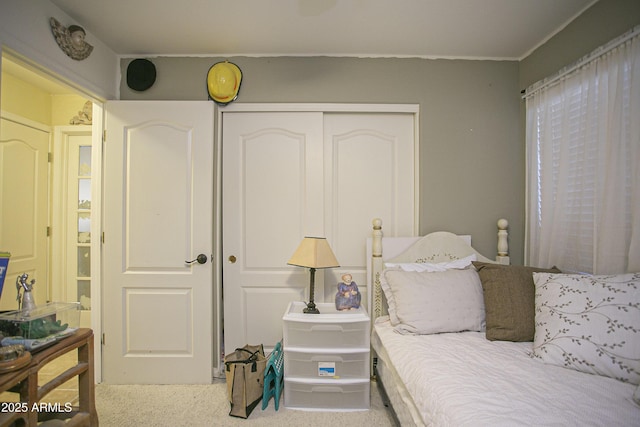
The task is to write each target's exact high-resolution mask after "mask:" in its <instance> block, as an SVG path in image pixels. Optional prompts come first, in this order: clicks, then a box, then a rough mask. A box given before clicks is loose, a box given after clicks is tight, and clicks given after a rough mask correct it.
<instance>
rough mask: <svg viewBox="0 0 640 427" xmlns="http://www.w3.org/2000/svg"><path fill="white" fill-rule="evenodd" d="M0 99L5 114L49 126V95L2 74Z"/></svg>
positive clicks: (11, 76) (9, 75) (6, 74)
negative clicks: (0, 96) (0, 95)
mask: <svg viewBox="0 0 640 427" xmlns="http://www.w3.org/2000/svg"><path fill="white" fill-rule="evenodd" d="M0 93H1V94H2V99H1V100H0V105H2V109H3V110H4V111H6V112H9V113H13V114H17V115H19V116H21V117H24V118H27V119H29V120H33V121H36V122H38V123H42V124H45V125H51V95H50V94H48V93H46V92H44V91H42V90H40V89H38V88H36V87H34V86H32V85H30V84H28V83H26V82H24V81H22V80H20V79H18V78H16V77H15V76H13V75H11V74H8V73H3V75H2V90H1V91H0Z"/></svg>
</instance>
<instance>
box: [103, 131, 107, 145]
mask: <svg viewBox="0 0 640 427" xmlns="http://www.w3.org/2000/svg"><path fill="white" fill-rule="evenodd" d="M106 140H107V130H106V129H105V130H103V131H102V142H105V141H106Z"/></svg>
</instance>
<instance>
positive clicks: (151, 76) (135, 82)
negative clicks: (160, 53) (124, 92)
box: [127, 59, 156, 91]
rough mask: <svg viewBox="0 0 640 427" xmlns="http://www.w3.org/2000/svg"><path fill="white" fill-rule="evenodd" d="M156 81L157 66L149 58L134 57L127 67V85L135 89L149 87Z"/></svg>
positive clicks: (140, 89)
mask: <svg viewBox="0 0 640 427" xmlns="http://www.w3.org/2000/svg"><path fill="white" fill-rule="evenodd" d="M155 81H156V67H155V65H153V63H152V62H151V61H149V60H147V59H134V60H133V61H131V62H130V63H129V66H128V67H127V86H129V87H130V88H131V89H133V90H137V91H143V90H147V89H149V88H150V87H151V86H153V84H154V83H155Z"/></svg>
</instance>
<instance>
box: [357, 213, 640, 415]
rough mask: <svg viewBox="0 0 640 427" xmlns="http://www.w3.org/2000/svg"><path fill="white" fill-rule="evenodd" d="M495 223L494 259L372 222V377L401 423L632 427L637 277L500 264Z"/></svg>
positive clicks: (637, 369) (639, 306)
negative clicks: (390, 233)
mask: <svg viewBox="0 0 640 427" xmlns="http://www.w3.org/2000/svg"><path fill="white" fill-rule="evenodd" d="M498 224H499V230H498V257H497V258H496V259H495V260H492V259H488V258H486V257H484V256H482V255H481V254H480V253H478V252H477V251H476V250H475V249H473V247H472V246H471V240H470V237H469V236H457V235H455V234H452V233H447V232H437V233H432V234H429V235H427V236H423V237H409V238H393V237H388V238H387V237H383V230H382V222H381V221H380V220H379V219H376V220H374V222H373V225H374V226H373V236H372V238H370V239H368V242H367V256H368V261H367V274H368V277H369V280H370V284H371V288H370V289H371V291H370V292H369V297H368V307H369V313H370V315H371V319H372V325H373V326H372V336H371V343H372V349H373V351H372V356H373V357H372V373H373V376H374V378H375V380H376V382H377V385H378V387H379V388H380V390H381V394H382V396H383V397H384V399H385V403H388V405H389V406H390V407H391V409H392V410H393V413H394V416H395V417H396V420H397V422H398V424H399V425H401V426H403V427H404V426H411V425H418V426H519V425H521V426H534V425H535V426H551V425H553V426H590V425H591V426H607V427H611V426H640V399H639V397H640V393H639V392H638V385H637V384H638V383H639V382H640V274H627V275H618V276H587V275H571V274H563V273H562V272H560V271H559V270H557V269H555V268H549V269H532V268H529V267H520V266H512V265H509V257H508V246H507V231H506V230H507V222H506V221H505V220H501V221H499V222H498ZM592 287H593V289H595V290H594V291H593V292H591V289H592ZM585 289H587V290H589V291H588V292H586V291H585ZM603 289H604V290H603ZM583 291H585V292H583ZM598 292H605V294H606V295H604V297H603V296H602V295H600V294H599V293H598ZM607 293H608V294H607ZM611 295H613V296H611ZM621 295H622V296H621ZM563 298H564V299H563ZM567 298H569V299H570V301H568V300H567ZM492 299H493V300H492ZM602 301H605V302H606V303H602ZM572 304H573V305H572ZM576 304H577V305H580V304H583V305H584V304H586V306H587V308H586V309H582V310H576V309H575V305H576ZM558 307H560V308H561V309H558ZM574 314H576V317H572V316H573V315H574ZM605 318H606V319H607V320H603V319H605ZM558 322H560V323H561V324H560V326H558ZM563 322H564V323H563ZM581 328H582V329H581ZM584 328H590V329H589V330H588V332H585V330H584ZM596 341H598V345H597V346H594V342H596Z"/></svg>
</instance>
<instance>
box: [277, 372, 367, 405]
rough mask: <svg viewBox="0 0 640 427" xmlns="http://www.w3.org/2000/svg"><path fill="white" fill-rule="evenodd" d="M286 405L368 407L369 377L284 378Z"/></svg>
mask: <svg viewBox="0 0 640 427" xmlns="http://www.w3.org/2000/svg"><path fill="white" fill-rule="evenodd" d="M284 402H285V406H286V407H287V408H292V409H302V410H310V411H313V410H330V411H362V410H367V409H369V404H370V402H369V379H368V378H367V379H364V380H324V381H323V380H305V379H291V380H288V379H286V378H285V380H284Z"/></svg>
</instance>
